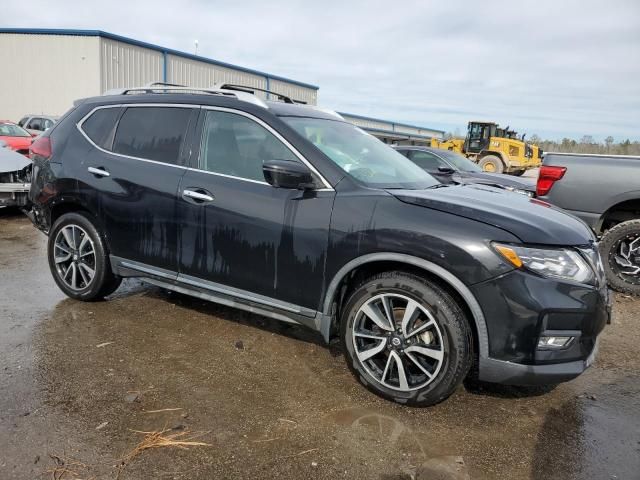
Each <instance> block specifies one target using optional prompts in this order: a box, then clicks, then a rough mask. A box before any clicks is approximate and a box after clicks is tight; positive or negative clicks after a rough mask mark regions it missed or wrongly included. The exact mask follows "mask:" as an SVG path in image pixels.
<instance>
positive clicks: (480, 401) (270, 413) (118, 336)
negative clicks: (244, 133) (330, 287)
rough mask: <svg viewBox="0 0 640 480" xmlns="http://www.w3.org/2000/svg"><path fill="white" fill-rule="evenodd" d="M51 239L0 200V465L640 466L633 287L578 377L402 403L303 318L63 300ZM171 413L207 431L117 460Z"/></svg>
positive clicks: (12, 475) (563, 474)
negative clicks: (298, 322) (351, 366)
mask: <svg viewBox="0 0 640 480" xmlns="http://www.w3.org/2000/svg"><path fill="white" fill-rule="evenodd" d="M45 246H46V237H45V236H44V235H43V234H41V233H39V232H38V231H36V230H35V229H34V228H33V227H32V226H31V225H30V223H29V222H28V220H27V219H26V218H25V217H23V216H21V215H20V214H19V213H16V212H9V211H4V212H2V211H0V273H1V275H0V292H1V293H2V295H1V298H0V479H34V478H53V477H52V475H54V474H55V473H54V472H52V469H53V468H54V466H55V465H62V462H65V463H64V465H65V467H58V472H57V475H60V474H61V473H63V474H64V475H63V476H62V477H60V476H58V477H56V478H63V479H74V478H81V479H88V478H99V479H116V478H120V479H122V480H124V479H148V478H153V479H165V478H167V479H215V478H251V479H255V478H276V477H277V478H283V479H289V478H290V479H299V478H305V477H311V476H312V477H313V478H327V479H329V478H356V479H360V478H363V479H364V478H367V479H387V480H389V479H409V478H428V479H462V478H472V479H494V478H497V479H529V478H533V479H545V480H546V479H556V478H557V479H638V478H640V374H639V367H640V359H639V352H640V347H639V345H640V323H639V319H638V313H639V308H640V300H638V299H632V298H627V297H624V296H621V295H617V296H616V298H615V307H614V323H613V324H612V325H610V326H608V327H607V328H606V330H605V332H604V334H603V336H602V341H601V349H600V354H599V357H598V359H597V361H596V363H595V365H594V366H593V367H592V368H591V369H590V370H589V371H587V372H586V373H585V374H584V375H582V376H581V377H579V378H578V379H576V380H574V381H572V382H569V383H567V384H563V385H560V386H558V387H557V388H555V389H553V390H551V391H545V390H537V391H535V390H524V389H518V388H513V387H499V386H493V387H489V386H484V387H477V386H476V387H469V388H460V389H459V391H458V392H457V393H456V394H455V395H454V396H453V397H452V398H450V399H449V400H447V401H446V402H444V403H442V404H440V405H438V406H436V407H432V408H428V409H413V408H408V407H403V406H399V405H395V404H393V403H390V402H387V401H384V400H381V399H379V398H377V397H375V396H374V395H372V394H370V393H369V392H367V390H365V389H364V388H362V387H361V386H360V385H359V384H358V383H357V382H356V380H355V379H354V378H353V377H352V376H351V374H350V373H349V371H348V370H347V367H346V365H345V363H344V359H343V358H342V355H341V353H340V351H339V348H337V346H331V347H325V346H324V345H323V344H322V341H321V340H320V338H319V337H317V336H316V335H314V334H311V333H309V332H308V331H306V330H303V329H302V328H298V327H293V326H287V325H284V324H280V323H278V322H275V321H271V320H268V319H265V318H262V317H259V316H255V315H250V314H245V313H240V312H237V311H234V310H232V309H229V308H226V307H222V306H217V305H214V304H209V303H204V302H202V301H200V300H194V299H191V298H189V297H186V296H182V295H176V294H171V293H168V292H166V291H164V290H161V289H158V288H155V287H151V286H148V285H144V284H142V283H140V282H138V281H128V282H126V283H125V284H124V285H123V287H121V288H120V290H119V291H118V292H116V294H115V295H114V296H113V298H111V299H110V300H109V301H106V302H99V303H81V302H76V301H73V300H70V299H67V298H65V297H64V296H63V295H62V293H61V292H60V291H59V290H58V289H57V287H56V286H55V284H54V282H53V280H52V278H51V275H50V273H49V269H48V266H47V261H46V256H45ZM165 409H172V410H165ZM157 410H165V411H161V412H154V411H157ZM165 428H166V429H171V430H170V432H168V433H167V434H173V433H181V432H182V433H184V432H187V433H192V434H199V435H200V436H199V437H198V439H197V440H198V441H201V442H205V443H207V444H209V446H196V447H190V448H188V449H180V448H159V449H150V450H145V451H143V452H141V453H140V454H139V455H138V456H137V457H135V458H133V459H131V460H129V461H127V462H125V464H124V465H123V464H122V459H123V457H124V456H125V455H126V454H127V453H128V452H130V451H131V450H132V449H133V448H134V447H135V446H136V445H137V444H138V443H139V442H140V441H141V440H142V439H143V437H144V434H141V433H137V432H136V431H145V432H149V431H157V430H162V429H165ZM52 457H53V458H52ZM55 457H58V459H56V458H55ZM63 468H68V470H70V471H72V472H73V473H71V472H66V473H65V472H64V471H63Z"/></svg>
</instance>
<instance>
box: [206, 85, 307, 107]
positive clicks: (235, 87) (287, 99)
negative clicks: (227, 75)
mask: <svg viewBox="0 0 640 480" xmlns="http://www.w3.org/2000/svg"><path fill="white" fill-rule="evenodd" d="M214 88H216V89H223V90H233V91H237V92H246V93H251V94H255V92H264V93H268V94H271V95H273V96H275V97H277V98H278V100H282V101H283V102H284V103H291V104H294V103H301V104H305V103H307V102H304V101H302V100H293V99H292V98H291V97H287V96H286V95H283V94H281V93H277V92H272V91H271V90H267V89H264V88H258V87H249V86H247V85H236V84H233V83H216V84H215V85H214Z"/></svg>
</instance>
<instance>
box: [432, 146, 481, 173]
mask: <svg viewBox="0 0 640 480" xmlns="http://www.w3.org/2000/svg"><path fill="white" fill-rule="evenodd" d="M438 155H440V156H441V157H442V158H444V159H445V160H447V161H448V162H449V163H453V165H454V166H455V167H456V168H457V169H458V170H462V171H463V172H481V171H482V169H481V168H480V167H479V166H478V164H477V163H473V162H472V161H471V160H469V159H468V158H467V157H465V156H464V155H460V154H459V153H456V152H450V151H449V150H442V151H438Z"/></svg>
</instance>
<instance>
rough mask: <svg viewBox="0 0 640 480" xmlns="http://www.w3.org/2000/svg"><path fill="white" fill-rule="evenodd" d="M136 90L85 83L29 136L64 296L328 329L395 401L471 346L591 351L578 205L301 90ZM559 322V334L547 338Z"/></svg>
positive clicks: (453, 381)
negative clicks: (371, 130) (222, 310)
mask: <svg viewBox="0 0 640 480" xmlns="http://www.w3.org/2000/svg"><path fill="white" fill-rule="evenodd" d="M144 92H145V93H141V94H140V93H137V92H127V94H122V95H110V96H103V97H97V98H92V99H88V100H85V101H83V102H82V103H80V104H79V105H78V106H77V107H76V108H75V109H73V110H72V111H70V112H69V113H68V114H67V115H66V116H65V117H64V118H63V119H62V120H60V121H59V123H57V124H56V126H55V127H54V128H53V129H51V130H49V131H47V132H45V133H44V134H43V136H41V137H39V139H38V141H37V142H36V143H34V147H33V152H32V155H33V158H34V159H35V160H34V163H35V167H34V181H33V184H32V189H31V198H32V200H33V203H34V210H33V215H32V216H33V220H34V223H35V224H36V226H38V227H39V228H40V229H41V230H43V231H44V232H46V233H49V234H50V238H49V248H50V265H51V269H52V272H53V274H54V279H55V280H56V282H57V283H58V285H59V286H60V287H61V288H62V289H63V290H64V291H65V292H66V293H67V294H68V295H70V296H72V297H74V298H79V299H93V298H96V296H104V295H106V294H109V293H110V292H111V291H113V289H114V288H115V287H117V284H118V279H120V278H122V277H141V278H144V279H145V280H147V281H148V282H150V283H153V284H155V285H159V286H162V287H166V288H168V289H172V290H176V291H179V292H183V293H187V294H190V295H195V296H198V297H201V298H205V299H209V300H212V301H216V302H219V303H222V304H226V305H230V306H234V307H238V308H241V309H244V310H248V311H252V312H256V313H259V314H262V315H267V316H270V317H273V318H277V319H280V320H283V321H287V322H293V323H297V324H301V325H305V326H307V327H310V328H312V329H314V330H317V331H318V332H320V333H321V334H322V336H323V337H324V338H325V339H326V340H327V341H328V340H329V339H330V338H331V337H333V336H336V335H342V340H343V343H345V353H346V355H347V358H348V360H349V366H350V367H351V368H352V369H353V370H354V372H356V374H357V376H358V378H359V379H360V380H361V381H362V382H363V383H364V384H365V385H366V386H367V387H368V388H370V389H371V390H373V391H375V392H376V393H377V394H379V395H382V396H385V397H387V398H391V399H393V400H395V401H398V402H402V403H407V404H415V405H427V404H432V403H435V402H438V401H441V400H442V399H444V398H446V397H447V396H448V395H449V394H450V393H451V392H452V391H453V389H454V388H455V387H456V386H457V385H458V384H459V383H460V382H461V381H462V378H463V377H464V376H465V375H466V373H467V371H468V370H469V368H470V367H471V364H472V363H474V364H475V365H476V366H477V372H478V375H479V378H480V379H483V380H487V381H492V382H502V383H512V384H532V383H533V384H537V383H554V382H561V381H565V380H569V379H571V378H573V377H575V376H577V375H579V374H580V373H581V372H582V371H583V370H584V369H585V368H586V367H587V366H588V365H589V363H590V362H591V359H592V358H593V355H594V354H595V345H596V337H597V335H598V333H599V332H600V331H601V330H602V328H603V327H604V325H605V323H606V322H607V320H608V318H609V313H608V295H607V290H606V286H605V284H604V282H603V280H602V276H601V267H600V265H601V263H600V259H599V256H598V254H597V249H596V247H595V239H594V237H593V234H592V233H591V231H590V230H589V229H588V228H587V227H586V226H585V225H584V224H583V223H582V222H580V221H579V220H577V219H574V218H573V217H570V216H568V215H566V214H564V213H563V212H562V211H561V210H559V209H556V208H554V207H551V206H550V205H548V204H545V203H542V202H538V201H536V200H532V199H529V198H528V197H526V196H524V195H519V194H514V193H511V192H508V191H505V190H501V189H496V188H492V187H488V186H483V185H453V186H442V185H441V184H439V183H438V182H437V181H435V180H434V179H433V178H432V177H430V176H429V175H427V174H425V173H424V172H423V171H422V170H420V169H417V168H416V167H415V166H414V165H412V164H411V163H410V162H408V161H407V160H406V159H405V158H404V157H402V156H401V155H399V154H397V153H396V152H393V150H392V149H390V148H388V147H387V146H385V145H384V144H382V143H381V142H379V141H377V140H375V139H374V138H373V137H371V136H370V135H368V134H366V133H364V132H362V131H361V130H359V129H357V128H356V127H354V126H352V125H351V124H348V123H346V122H344V120H342V119H341V117H339V115H337V114H334V113H330V112H325V111H322V110H320V109H317V108H314V107H307V106H301V105H292V104H289V103H282V102H263V101H261V100H258V99H255V98H254V99H253V100H252V98H251V97H250V96H249V94H245V93H240V92H236V93H233V91H231V92H230V91H227V90H222V91H220V92H217V93H216V92H204V93H190V92H187V91H185V92H182V91H179V92H174V91H173V90H169V89H167V90H162V89H161V90H151V91H150V90H144ZM351 146H353V148H351ZM338 147H340V148H338ZM247 159H258V160H257V161H258V162H259V166H257V167H256V166H252V165H253V164H251V165H250V164H249V163H250V162H248V161H247ZM365 160H366V161H365ZM382 160H384V162H383V161H382ZM212 169H213V170H216V171H212ZM258 172H259V173H258ZM407 172H408V173H407ZM394 175H395V176H394ZM402 175H404V176H402ZM414 177H415V179H414ZM389 179H393V181H391V180H389ZM438 187H441V188H438ZM94 230H95V232H94ZM92 232H94V233H92ZM65 235H66V237H67V240H66V241H65V238H64V237H65ZM76 235H78V237H77V238H76ZM69 237H72V238H71V240H69ZM79 239H81V240H79ZM78 244H80V245H79V248H77V247H78ZM83 245H90V246H91V248H93V254H92V255H93V258H94V262H93V263H91V262H89V264H85V265H83V264H82V256H83V255H84V254H85V253H83V248H88V247H83ZM500 246H505V247H500ZM529 246H532V247H536V248H542V249H546V250H540V251H542V252H543V253H542V255H543V256H544V252H545V251H546V252H555V253H553V254H550V255H554V258H556V257H558V255H560V254H558V253H557V252H565V251H566V252H569V253H568V255H570V256H571V258H574V259H576V260H575V262H577V264H579V265H580V269H579V270H580V272H582V273H580V275H581V276H580V278H578V277H577V276H576V279H574V278H573V277H572V278H564V277H562V276H559V275H556V276H554V275H547V274H546V272H543V271H541V270H536V268H537V267H536V268H527V267H526V265H525V266H520V268H518V267H517V266H515V264H514V263H513V262H510V261H508V260H507V259H506V257H504V255H505V253H502V254H501V253H499V251H498V250H496V248H506V249H507V250H506V252H507V253H506V254H507V255H511V254H510V253H509V249H511V248H513V249H515V250H517V252H520V253H518V255H520V256H521V257H522V259H523V260H524V261H525V262H526V261H529V262H531V260H527V258H528V257H526V255H529V256H531V255H530V254H529V253H527V252H530V251H529V250H526V248H528V247H529ZM522 248H524V249H525V250H519V249H522ZM536 251H538V250H536ZM522 252H524V254H523V253H522ZM531 252H533V250H531ZM523 255H524V256H523ZM103 256H104V262H105V265H102V263H101V262H102V261H103V260H102V258H103ZM516 256H517V255H516ZM89 258H91V257H89ZM545 261H546V260H545ZM554 261H555V260H554ZM69 262H70V263H69ZM74 262H75V263H74ZM67 265H68V267H67ZM74 265H75V266H74ZM545 265H546V264H545ZM552 266H553V265H552ZM534 267H535V265H534ZM554 268H555V267H554ZM585 268H586V270H588V272H587V271H586V270H585ZM91 270H92V271H93V272H94V275H95V276H94V277H91V278H89V279H88V280H87V281H86V282H83V280H82V278H84V276H87V275H89V272H90V271H91ZM76 273H77V275H76ZM63 275H65V276H66V277H65V278H62V277H63ZM76 277H77V278H76ZM70 278H74V279H75V282H76V285H75V287H77V288H71V287H70V285H71V284H72V282H71V281H70V280H69V279H70ZM78 279H79V280H78ZM96 279H97V280H96ZM96 282H98V284H97V285H96ZM367 292H370V293H367ZM376 292H377V293H376ZM374 293H375V294H376V295H377V296H375V297H374V296H373V295H374ZM427 299H432V300H429V301H427ZM372 302H373V303H372ZM383 307H384V308H383ZM409 311H411V312H413V313H412V314H413V317H412V316H411V315H409V313H407V312H409ZM381 312H382V313H381ZM403 312H404V313H403ZM416 312H417V313H416ZM398 316H401V317H402V318H401V319H400V318H398ZM429 319H431V320H429ZM400 320H401V322H400ZM410 322H411V323H410ZM418 322H420V323H419V325H418ZM356 324H357V325H356ZM349 325H353V330H352V331H351V330H349V328H351V327H350V326H349ZM396 326H397V331H396ZM435 327H437V328H435ZM410 328H411V329H412V332H414V333H415V332H418V331H419V332H420V333H419V334H417V333H416V335H415V336H413V337H412V338H409V337H410V336H411V335H413V334H412V333H411V332H410V331H409V329H410ZM556 336H559V337H563V336H564V337H563V338H565V339H566V338H570V340H569V341H568V343H566V344H563V345H561V346H560V347H559V348H558V347H557V345H556V346H554V345H551V344H549V345H545V342H547V340H545V339H547V338H551V337H554V338H555V337H556ZM379 342H383V344H384V345H386V348H387V349H388V350H383V347H382V346H381V345H382V343H379ZM403 342H405V343H406V346H405V343H403ZM418 343H419V344H418ZM399 345H400V346H399ZM425 345H426V347H425ZM430 348H431V350H430ZM436 350H437V351H436ZM374 351H375V352H374ZM387 351H388V353H384V352H387ZM412 352H413V353H412ZM374 354H375V355H374ZM385 355H386V356H385ZM418 355H423V357H420V358H419V359H418V361H416V358H418ZM369 356H372V357H369ZM378 356H380V358H378ZM461 358H462V359H464V362H462V363H460V362H461V360H460V359H461ZM467 360H468V361H467ZM385 362H386V363H385ZM402 362H407V363H408V364H409V365H407V364H403V363H402ZM405 367H406V370H405ZM401 370H402V371H401ZM440 372H442V373H440ZM385 375H386V376H385ZM440 377H444V378H445V379H446V382H444V384H443V383H442V382H440V380H438V381H436V380H433V379H440ZM376 382H378V383H376ZM423 384H424V385H425V386H424V388H422V387H420V388H418V387H419V386H420V385H423ZM405 387H406V388H405Z"/></svg>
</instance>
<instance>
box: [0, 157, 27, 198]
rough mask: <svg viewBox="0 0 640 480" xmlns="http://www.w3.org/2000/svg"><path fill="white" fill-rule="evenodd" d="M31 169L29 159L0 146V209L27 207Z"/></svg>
mask: <svg viewBox="0 0 640 480" xmlns="http://www.w3.org/2000/svg"><path fill="white" fill-rule="evenodd" d="M31 167H32V164H31V160H30V159H28V158H27V157H25V156H24V155H20V154H19V153H16V152H14V151H13V150H11V149H10V148H5V147H2V146H0V208H3V207H26V206H27V205H28V203H29V198H28V196H29V188H31Z"/></svg>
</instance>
